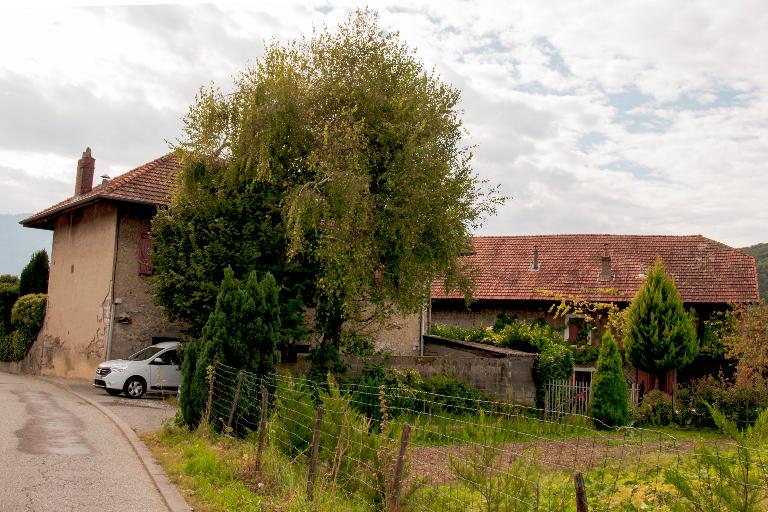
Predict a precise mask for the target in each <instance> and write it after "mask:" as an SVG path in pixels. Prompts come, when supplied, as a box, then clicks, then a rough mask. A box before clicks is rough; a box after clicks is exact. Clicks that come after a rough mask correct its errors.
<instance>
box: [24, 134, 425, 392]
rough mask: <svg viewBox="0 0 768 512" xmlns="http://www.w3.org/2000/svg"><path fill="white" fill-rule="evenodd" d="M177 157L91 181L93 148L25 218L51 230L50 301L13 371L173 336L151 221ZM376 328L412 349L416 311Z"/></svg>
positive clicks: (94, 360)
mask: <svg viewBox="0 0 768 512" xmlns="http://www.w3.org/2000/svg"><path fill="white" fill-rule="evenodd" d="M180 169H181V164H180V163H179V161H178V159H177V158H176V156H175V155H174V154H173V153H169V154H167V155H165V156H162V157H160V158H158V159H156V160H153V161H151V162H149V163H146V164H144V165H141V166H139V167H137V168H135V169H133V170H130V171H128V172H126V173H124V174H122V175H120V176H118V177H117V178H114V179H111V180H110V179H108V178H106V177H104V179H103V181H102V182H101V183H99V184H98V185H96V186H93V178H94V173H95V159H94V158H93V156H92V154H91V150H90V148H88V149H86V150H85V152H84V153H83V156H82V158H80V160H79V161H78V163H77V172H76V176H75V193H74V195H73V196H72V197H70V198H68V199H65V200H64V201H61V202H60V203H57V204H55V205H53V206H51V207H49V208H46V209H45V210H43V211H41V212H39V213H36V214H34V215H32V216H31V217H29V218H27V219H24V220H23V221H22V222H21V224H22V225H24V226H25V227H28V228H36V229H47V230H51V231H53V246H52V251H51V263H50V277H49V283H48V307H47V311H46V316H45V321H44V323H43V327H42V329H41V331H40V334H39V335H38V338H37V340H36V342H35V343H34V345H33V346H32V348H31V350H30V353H29V355H28V356H27V357H26V358H25V359H24V361H22V363H21V365H20V367H21V368H20V369H21V370H23V371H26V372H31V373H40V374H45V375H56V376H65V377H80V378H90V377H91V376H92V372H93V371H94V368H95V367H96V365H97V364H98V363H99V362H101V361H104V360H105V359H113V358H119V357H124V356H127V355H129V354H131V353H133V352H135V351H136V350H138V349H140V348H142V347H144V346H146V345H149V344H150V343H157V342H160V341H167V340H172V339H179V338H180V336H181V334H182V331H181V328H180V326H179V325H176V324H173V323H171V322H169V321H168V320H167V319H166V318H165V317H164V316H163V314H162V312H161V311H160V309H159V308H158V307H157V306H156V305H155V304H154V299H153V296H152V295H151V293H150V290H149V283H148V281H147V278H148V277H149V276H150V275H151V274H152V263H151V259H150V256H151V250H152V240H151V238H150V222H151V219H152V217H153V216H154V215H155V213H156V212H157V210H158V208H162V207H164V206H167V205H168V204H169V203H170V197H171V193H172V191H173V187H174V186H175V183H176V176H177V175H178V173H179V171H180ZM394 324H396V325H394V326H393V327H392V328H390V329H381V330H379V331H376V332H374V335H375V336H376V337H377V345H378V346H379V348H384V349H387V350H389V351H391V352H393V353H405V354H413V353H415V351H416V350H417V349H418V347H419V341H420V334H421V330H420V329H421V328H422V325H423V322H422V318H421V317H420V316H419V315H412V316H408V317H405V318H402V319H398V320H396V321H395V322H394Z"/></svg>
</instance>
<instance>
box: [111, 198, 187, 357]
mask: <svg viewBox="0 0 768 512" xmlns="http://www.w3.org/2000/svg"><path fill="white" fill-rule="evenodd" d="M118 213H119V225H118V250H117V260H116V264H115V302H116V304H115V306H114V307H115V310H114V318H115V325H114V329H113V332H112V353H111V358H112V359H116V358H120V357H125V356H128V355H130V354H132V353H133V352H136V351H137V350H140V349H141V348H144V347H146V346H148V345H151V344H152V338H153V337H155V338H158V337H161V338H179V337H180V336H181V330H180V328H179V326H178V325H175V324H172V323H170V322H169V321H168V320H167V319H166V318H165V317H164V316H163V314H162V312H161V311H160V308H159V307H157V306H156V305H155V303H154V298H153V296H152V295H151V294H150V293H149V282H148V277H147V276H142V275H139V240H140V238H141V234H142V233H145V232H148V231H149V229H150V221H149V219H150V218H151V215H152V214H153V213H154V211H153V210H151V209H143V208H140V207H127V206H121V207H120V208H119V210H118Z"/></svg>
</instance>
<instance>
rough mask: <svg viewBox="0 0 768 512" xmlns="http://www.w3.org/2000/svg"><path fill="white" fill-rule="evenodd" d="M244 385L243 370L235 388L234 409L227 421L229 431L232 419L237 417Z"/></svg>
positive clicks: (230, 411)
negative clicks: (241, 390) (236, 411)
mask: <svg viewBox="0 0 768 512" xmlns="http://www.w3.org/2000/svg"><path fill="white" fill-rule="evenodd" d="M242 385H243V370H240V371H239V372H238V373H237V385H236V386H235V396H234V398H233V399H232V407H230V409H229V419H228V420H227V430H230V429H231V428H232V419H233V418H234V417H235V409H237V402H239V401H240V387H241V386H242Z"/></svg>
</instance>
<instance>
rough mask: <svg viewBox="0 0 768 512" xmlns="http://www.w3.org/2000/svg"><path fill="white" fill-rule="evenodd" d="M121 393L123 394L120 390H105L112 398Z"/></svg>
mask: <svg viewBox="0 0 768 512" xmlns="http://www.w3.org/2000/svg"><path fill="white" fill-rule="evenodd" d="M122 392H123V390H122V389H109V388H107V393H109V394H110V395H112V396H117V395H119V394H120V393H122Z"/></svg>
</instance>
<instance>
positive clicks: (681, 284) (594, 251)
mask: <svg viewBox="0 0 768 512" xmlns="http://www.w3.org/2000/svg"><path fill="white" fill-rule="evenodd" d="M658 258H660V259H661V260H662V261H663V262H664V265H665V268H666V271H667V274H669V275H670V276H671V277H672V278H673V279H674V280H675V283H676V285H677V288H678V290H679V291H680V294H681V296H682V299H683V302H684V303H685V306H686V308H693V309H694V310H695V311H696V313H697V315H698V317H699V320H700V322H701V321H704V320H706V319H708V318H709V317H710V315H711V314H712V313H713V312H715V311H722V310H724V309H726V308H728V307H729V304H732V303H751V302H756V301H758V300H759V291H758V284H757V272H756V266H755V259H754V258H753V257H752V256H750V255H748V254H746V253H745V252H743V251H741V250H739V249H734V248H732V247H728V246H726V245H724V244H722V243H719V242H716V241H714V240H710V239H708V238H705V237H703V236H701V235H691V236H646V235H542V236H487V237H482V236H481V237H474V238H473V239H472V252H471V254H470V255H468V256H467V257H466V259H467V263H469V264H470V265H472V266H473V267H474V268H475V269H476V272H477V277H476V280H475V291H474V302H472V303H471V304H470V305H469V306H468V305H467V304H466V302H465V300H464V297H463V296H462V295H461V293H460V292H458V291H454V290H446V289H445V286H444V283H443V282H442V281H436V282H434V283H433V285H432V298H431V318H430V324H431V325H435V324H440V325H455V326H461V327H479V326H491V325H493V323H494V322H495V321H496V318H497V317H498V316H499V315H500V314H502V313H504V314H506V315H509V316H513V317H516V318H517V319H519V320H524V321H527V322H532V321H534V320H537V319H543V320H545V321H547V322H548V323H549V324H550V325H552V326H553V327H555V328H556V329H560V330H562V332H563V337H564V338H565V339H566V340H569V341H570V342H571V343H572V344H577V343H584V342H586V343H596V342H597V341H598V340H597V339H595V340H592V337H593V336H594V337H595V338H596V337H597V336H596V334H595V333H593V332H592V330H591V329H589V328H588V327H589V326H587V325H585V322H584V319H583V318H582V317H580V316H579V315H561V316H557V315H556V314H555V312H554V310H553V306H556V305H557V304H559V303H560V301H561V299H570V300H574V299H576V300H584V301H589V302H600V303H614V304H616V305H617V306H618V307H619V308H624V307H626V306H628V305H629V303H630V302H631V301H632V298H633V297H634V296H635V294H636V293H637V291H638V290H639V289H640V287H641V286H642V284H643V282H644V280H645V274H646V272H647V270H648V269H649V267H651V266H652V265H653V264H654V263H655V261H656V260H657V259H658ZM579 370H580V371H581V372H590V371H591V370H592V368H589V367H585V368H580V369H579ZM635 379H636V380H637V381H638V383H640V384H645V385H646V388H647V387H650V385H651V384H650V376H647V375H644V374H642V372H638V373H637V374H636V376H635ZM672 385H674V375H668V376H667V380H666V381H665V382H664V383H662V384H661V387H662V388H664V387H671V386H672Z"/></svg>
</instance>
